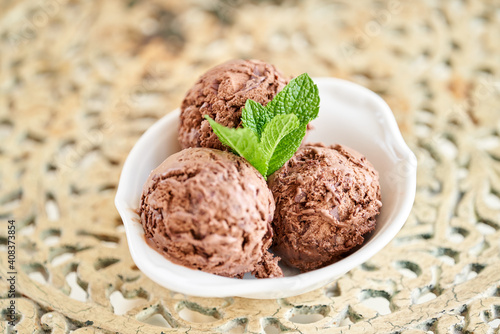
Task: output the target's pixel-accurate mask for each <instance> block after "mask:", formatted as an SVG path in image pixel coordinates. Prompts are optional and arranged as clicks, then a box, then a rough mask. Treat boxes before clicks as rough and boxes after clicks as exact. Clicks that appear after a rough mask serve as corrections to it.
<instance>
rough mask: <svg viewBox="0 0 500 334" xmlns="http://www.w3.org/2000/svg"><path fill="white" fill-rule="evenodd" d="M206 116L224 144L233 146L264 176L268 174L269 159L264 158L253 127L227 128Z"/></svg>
mask: <svg viewBox="0 0 500 334" xmlns="http://www.w3.org/2000/svg"><path fill="white" fill-rule="evenodd" d="M205 118H206V119H207V120H208V122H209V123H210V126H212V129H213V130H214V132H215V134H216V135H217V137H219V139H220V141H221V142H222V143H223V144H224V145H227V146H229V147H231V148H232V149H233V150H234V151H235V152H236V153H237V154H238V155H240V156H242V157H244V158H245V159H246V160H247V161H248V162H249V163H250V164H252V166H254V167H255V169H257V170H258V171H259V173H261V174H262V175H263V176H264V177H265V176H267V166H268V163H269V159H267V160H264V159H262V156H263V155H264V154H263V152H262V149H261V146H260V143H259V139H258V138H257V135H256V134H255V133H253V131H252V130H251V129H245V128H238V129H234V128H227V127H225V126H223V125H220V124H219V123H217V122H216V121H214V120H213V119H211V118H210V116H208V115H205Z"/></svg>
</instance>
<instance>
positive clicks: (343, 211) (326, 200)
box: [269, 144, 382, 272]
mask: <svg viewBox="0 0 500 334" xmlns="http://www.w3.org/2000/svg"><path fill="white" fill-rule="evenodd" d="M269 187H270V188H271V190H272V192H273V195H274V199H275V201H276V211H275V215H274V221H273V228H274V233H275V236H274V246H273V249H274V251H275V252H276V253H277V254H278V255H280V256H281V258H282V259H283V260H284V261H285V262H286V263H287V264H289V265H290V266H293V267H296V268H299V269H300V270H301V271H302V272H305V271H310V270H313V269H317V268H321V267H323V266H326V265H328V264H331V263H333V262H335V261H337V260H339V259H341V258H342V255H343V254H345V253H346V252H347V251H349V250H351V249H352V248H354V247H355V246H357V245H360V244H362V243H363V241H364V235H365V234H366V233H368V232H370V231H372V230H373V229H374V228H375V217H376V216H377V214H378V213H379V211H380V207H381V206H382V202H381V201H380V200H381V196H380V186H379V178H378V174H377V171H376V170H375V169H374V168H373V166H372V165H371V164H370V163H369V162H368V161H367V160H366V158H365V157H364V156H362V155H361V154H360V153H358V152H356V151H354V150H352V149H349V148H347V147H345V146H342V145H333V146H329V147H326V146H325V145H322V144H306V145H304V146H302V147H301V148H299V150H298V151H297V152H296V153H295V155H294V156H293V157H292V158H291V159H290V160H289V161H288V162H287V163H286V164H285V165H283V167H281V169H279V170H278V171H276V172H275V173H274V174H273V175H271V177H270V178H269Z"/></svg>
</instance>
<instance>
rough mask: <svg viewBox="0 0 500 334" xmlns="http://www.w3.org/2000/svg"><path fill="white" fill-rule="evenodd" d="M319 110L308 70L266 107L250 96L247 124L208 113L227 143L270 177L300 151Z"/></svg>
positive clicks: (245, 113) (243, 117)
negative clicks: (228, 124)
mask: <svg viewBox="0 0 500 334" xmlns="http://www.w3.org/2000/svg"><path fill="white" fill-rule="evenodd" d="M318 111H319V93H318V87H317V86H316V85H315V84H314V82H313V81H312V79H311V78H310V77H309V75H307V73H304V74H301V75H299V76H298V77H296V78H295V79H292V80H291V81H290V83H289V84H288V85H286V86H285V87H284V88H283V90H282V91H281V92H279V93H278V94H277V95H276V96H275V97H274V99H273V100H272V101H271V102H269V103H268V104H267V106H265V107H264V106H262V105H261V104H259V103H257V102H255V101H253V100H247V101H246V103H245V107H244V108H243V110H242V114H241V120H242V124H243V128H237V129H233V128H226V127H224V126H222V125H220V124H218V123H217V122H215V121H214V120H213V119H211V118H210V117H209V116H208V115H206V116H205V118H206V119H207V120H208V122H209V123H210V125H211V126H212V129H213V130H214V133H215V134H216V135H217V137H219V139H220V141H221V142H222V143H223V144H224V145H227V146H229V147H231V148H232V149H233V151H234V152H235V153H236V154H239V155H240V156H242V157H244V158H245V159H246V160H247V161H248V162H249V163H250V164H252V165H253V166H254V167H255V168H256V169H257V170H258V171H259V172H260V173H261V174H262V176H264V178H267V176H268V175H271V174H272V173H274V172H275V171H276V170H278V169H279V168H280V167H281V166H283V164H284V163H285V162H287V161H288V160H289V159H290V158H291V157H292V156H293V154H294V153H295V152H296V151H297V149H298V148H299V146H300V144H301V143H302V139H303V138H304V136H305V134H306V131H307V124H308V123H309V122H310V121H311V120H313V119H314V118H316V117H317V116H318Z"/></svg>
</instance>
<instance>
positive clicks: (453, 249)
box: [0, 0, 500, 333]
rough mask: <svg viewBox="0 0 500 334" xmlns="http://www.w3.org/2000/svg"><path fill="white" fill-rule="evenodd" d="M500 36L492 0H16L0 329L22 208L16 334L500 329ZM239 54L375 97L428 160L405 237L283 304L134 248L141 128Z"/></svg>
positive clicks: (2, 65) (4, 127)
mask: <svg viewBox="0 0 500 334" xmlns="http://www.w3.org/2000/svg"><path fill="white" fill-rule="evenodd" d="M499 32H500V5H499V3H498V2H497V1H493V0H491V1H460V0H457V1H446V2H445V1H443V2H439V1H436V2H434V1H419V2H417V1H414V2H411V4H410V3H408V2H405V1H398V0H393V1H376V2H374V1H356V2H354V1H347V0H346V1H321V0H315V1H307V2H306V1H303V2H301V1H293V0H292V1H280V0H275V1H267V2H264V1H257V0H254V1H242V0H219V1H217V0H211V1H177V2H174V1H163V2H162V1H145V0H142V1H141V0H123V1H116V0H109V1H85V0H47V1H44V2H36V1H35V2H33V1H9V0H7V1H2V3H1V4H0V50H1V51H0V166H1V169H0V217H1V224H0V226H1V227H0V243H1V247H2V252H1V253H0V254H1V255H0V258H1V259H0V276H2V279H1V280H0V296H1V299H0V308H1V309H2V311H1V318H2V321H1V322H0V328H2V329H3V330H6V328H7V322H6V321H5V320H6V319H7V317H8V307H9V305H10V300H12V299H10V298H9V296H8V291H9V288H10V285H9V284H8V283H7V281H6V279H7V278H8V277H9V275H8V274H7V272H9V271H10V269H9V263H8V261H7V258H8V257H7V254H8V251H7V249H8V248H7V236H8V225H9V224H8V220H11V219H14V220H15V221H16V223H15V226H16V259H15V269H16V270H17V278H16V279H17V281H16V285H15V287H16V291H17V298H16V299H15V303H16V308H17V312H18V313H19V316H18V317H17V318H16V323H17V324H16V329H17V330H18V333H49V332H51V333H69V332H73V333H115V332H116V333H160V332H164V333H169V332H182V333H184V332H186V333H187V332H189V333H198V332H217V331H218V332H232V333H243V332H245V331H246V332H247V333H257V332H259V333H260V332H263V331H267V332H268V333H278V332H281V331H289V332H302V333H313V332H321V333H344V332H349V333H351V332H352V333H361V332H363V333H365V332H366V333H368V332H380V333H382V332H383V333H399V332H405V333H420V332H426V331H427V332H428V331H431V332H434V333H437V332H439V333H471V332H474V333H497V332H498V328H499V324H500V298H499V297H500V241H499V240H500V232H499V229H500V137H499V135H500V62H499V56H500V48H499V45H500V44H499V42H500V38H499ZM240 57H241V58H248V57H252V58H260V59H263V60H265V61H268V62H271V63H274V64H276V65H277V66H278V67H279V68H281V69H282V71H283V72H285V73H289V74H300V73H302V72H308V73H309V74H310V75H312V76H335V77H342V78H346V79H348V80H352V81H355V82H358V83H360V84H362V85H365V86H367V87H368V88H370V89H372V90H374V91H376V92H377V93H379V94H380V95H381V96H382V97H383V98H384V99H385V100H386V101H387V102H388V103H389V104H390V106H391V108H392V109H393V111H394V113H395V115H396V117H397V120H398V122H399V125H400V128H401V130H402V131H403V134H404V136H405V139H406V141H407V142H408V143H409V145H410V146H411V148H412V150H413V151H414V152H415V153H416V155H417V157H418V160H419V167H418V168H419V172H418V189H417V197H416V201H415V205H414V208H413V211H412V214H411V216H410V218H409V219H408V222H407V223H406V225H405V226H404V228H403V229H402V231H401V232H400V233H399V234H398V236H397V237H396V238H395V239H394V240H393V241H392V242H391V243H390V245H389V246H387V247H386V248H385V249H384V250H383V251H382V252H380V253H379V254H377V255H376V256H374V257H373V259H372V260H370V261H369V262H368V263H365V264H364V265H362V266H361V267H359V268H357V269H355V270H353V271H351V272H349V273H348V274H346V275H345V276H343V277H342V278H340V279H338V280H337V281H336V282H334V283H332V284H330V285H329V286H326V287H324V288H322V289H318V290H316V291H313V292H311V293H307V294H304V295H301V296H297V297H294V298H288V299H286V300H285V299H281V300H247V299H241V298H225V299H205V298H193V297H188V296H183V295H179V294H176V293H174V292H171V291H168V290H166V289H163V288H161V287H159V286H158V285H156V284H154V283H153V282H152V281H150V280H149V279H148V278H146V277H145V276H144V275H143V274H141V272H140V271H138V269H137V267H136V266H135V265H134V263H133V262H132V260H131V257H130V254H129V251H128V248H127V241H126V238H125V234H124V231H123V228H122V224H121V221H120V218H119V216H118V213H117V211H116V209H115V207H114V204H113V198H114V194H115V189H116V184H117V182H118V177H119V174H120V170H121V167H122V164H123V162H124V159H125V157H126V155H127V154H128V152H129V150H130V149H131V147H132V146H133V144H134V143H135V141H136V140H137V139H138V137H139V136H140V135H141V134H142V133H143V132H144V130H145V129H147V128H148V127H149V126H150V125H151V124H152V123H153V122H155V120H157V119H158V118H159V117H161V116H163V115H164V114H165V113H167V112H169V111H170V110H173V109H174V108H176V107H177V106H178V105H179V104H180V101H181V99H182V97H183V94H184V93H185V91H186V90H187V89H188V88H189V86H190V85H191V84H192V83H193V82H194V80H195V79H196V78H197V77H198V76H199V75H200V74H201V73H202V72H204V71H205V70H206V69H208V68H209V67H211V66H214V65H216V64H219V63H220V62H222V61H225V60H227V59H230V58H240ZM401 172H402V173H404V171H401ZM154 324H157V325H162V326H165V327H172V328H174V329H168V328H160V327H156V326H154Z"/></svg>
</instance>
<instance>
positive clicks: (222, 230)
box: [139, 148, 283, 278]
mask: <svg viewBox="0 0 500 334" xmlns="http://www.w3.org/2000/svg"><path fill="white" fill-rule="evenodd" d="M274 208H275V206H274V199H273V196H272V194H271V191H270V190H269V188H268V187H267V184H266V181H265V180H264V178H263V177H262V176H261V175H260V174H259V172H257V170H256V169H255V168H253V167H252V166H251V165H250V164H249V163H248V162H247V161H246V160H245V159H243V158H240V157H238V156H236V155H234V154H232V153H229V152H224V151H219V150H214V149H207V148H190V149H186V150H183V151H181V152H178V153H176V154H173V155H171V156H170V157H168V158H167V159H166V160H165V161H164V162H163V163H162V164H161V165H160V166H158V167H157V168H156V169H155V170H153V171H152V172H151V174H150V175H149V178H148V180H147V181H146V183H145V185H144V188H143V192H142V197H141V205H140V209H139V213H140V216H141V223H142V226H143V228H144V232H145V235H146V239H147V241H148V243H149V244H150V245H151V246H152V247H153V248H154V249H156V250H157V251H158V252H159V253H161V254H162V255H163V256H165V257H166V258H167V259H168V260H170V261H172V262H174V263H177V264H180V265H183V266H186V267H189V268H192V269H199V270H203V271H205V272H209V273H213V274H217V275H222V276H228V277H242V276H243V274H244V273H246V272H252V273H253V274H255V276H256V277H259V278H262V277H279V276H283V273H282V271H281V269H280V268H279V267H278V264H277V262H278V260H279V258H276V257H273V256H272V255H271V254H270V253H269V252H268V248H269V246H270V245H271V243H272V235H273V232H272V229H271V226H270V222H271V220H272V217H273V214H274Z"/></svg>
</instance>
